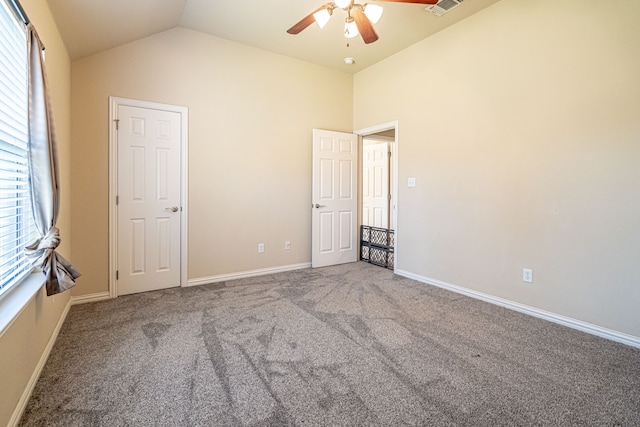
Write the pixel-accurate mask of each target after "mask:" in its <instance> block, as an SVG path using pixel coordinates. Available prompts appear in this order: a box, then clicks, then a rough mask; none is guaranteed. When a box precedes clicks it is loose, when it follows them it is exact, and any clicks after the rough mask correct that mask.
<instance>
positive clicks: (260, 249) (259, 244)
mask: <svg viewBox="0 0 640 427" xmlns="http://www.w3.org/2000/svg"><path fill="white" fill-rule="evenodd" d="M263 252H264V243H258V253H259V254H261V253H263Z"/></svg>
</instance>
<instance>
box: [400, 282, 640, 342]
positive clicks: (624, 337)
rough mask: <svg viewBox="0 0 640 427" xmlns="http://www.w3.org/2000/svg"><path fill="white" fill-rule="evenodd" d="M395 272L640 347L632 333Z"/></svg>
mask: <svg viewBox="0 0 640 427" xmlns="http://www.w3.org/2000/svg"><path fill="white" fill-rule="evenodd" d="M396 274H397V275H399V276H403V277H407V278H409V279H413V280H417V281H418V282H422V283H426V284H427V285H432V286H436V287H438V288H442V289H446V290H449V291H452V292H456V293H458V294H462V295H466V296H468V297H471V298H475V299H479V300H482V301H485V302H488V303H490V304H495V305H499V306H501V307H505V308H508V309H510V310H514V311H518V312H520V313H524V314H528V315H530V316H534V317H538V318H540V319H544V320H548V321H550V322H553V323H558V324H560V325H564V326H567V327H569V328H573V329H577V330H579V331H582V332H586V333H588V334H591V335H597V336H599V337H602V338H606V339H608V340H611V341H616V342H619V343H622V344H626V345H628V346H631V347H636V348H640V337H636V336H633V335H629V334H625V333H623V332H618V331H614V330H611V329H607V328H603V327H601V326H597V325H593V324H591V323H587V322H583V321H581V320H576V319H572V318H570V317H566V316H562V315H559V314H555V313H551V312H549V311H545V310H540V309H539V308H535V307H530V306H528V305H524V304H520V303H518V302H514V301H509V300H507V299H504V298H499V297H496V296H493V295H489V294H485V293H482V292H478V291H474V290H471V289H467V288H463V287H462V286H457V285H452V284H450V283H446V282H443V281H441V280H436V279H431V278H429V277H423V276H419V275H417V274H413V273H410V272H408V271H404V270H396Z"/></svg>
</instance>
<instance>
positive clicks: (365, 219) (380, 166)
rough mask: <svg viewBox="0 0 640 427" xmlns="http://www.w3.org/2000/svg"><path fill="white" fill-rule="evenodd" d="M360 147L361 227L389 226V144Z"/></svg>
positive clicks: (379, 143)
mask: <svg viewBox="0 0 640 427" xmlns="http://www.w3.org/2000/svg"><path fill="white" fill-rule="evenodd" d="M366 142H367V141H366V140H365V145H364V146H363V147H362V225H368V226H371V227H379V228H392V227H390V226H389V202H390V201H389V144H388V143H387V142H377V143H370V144H366Z"/></svg>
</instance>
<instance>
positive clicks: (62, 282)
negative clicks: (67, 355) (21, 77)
mask: <svg viewBox="0 0 640 427" xmlns="http://www.w3.org/2000/svg"><path fill="white" fill-rule="evenodd" d="M27 42H28V46H27V49H28V59H29V149H28V159H29V180H30V184H31V185H30V188H31V205H32V209H33V220H34V225H35V228H36V230H37V234H38V236H39V237H38V239H37V240H36V241H35V242H33V243H32V244H30V245H29V246H27V247H25V253H26V255H27V257H28V258H29V260H30V261H31V263H32V264H33V265H34V266H35V267H38V268H40V269H41V270H42V272H43V273H44V275H45V283H46V288H47V295H49V296H51V295H55V294H58V293H61V292H64V291H66V290H67V289H70V288H72V287H73V286H75V281H76V279H77V278H78V277H79V276H80V273H79V272H78V270H76V269H75V267H73V265H71V263H70V262H69V261H67V260H66V259H64V257H63V256H62V255H60V254H58V253H57V252H56V248H57V247H58V245H59V244H60V233H59V230H58V228H57V227H56V221H57V219H58V211H59V201H60V188H59V178H58V155H57V149H56V138H55V132H54V127H53V119H52V115H51V105H50V102H49V95H48V92H47V83H46V74H45V70H44V61H43V54H42V51H43V46H42V42H41V41H40V38H39V37H38V33H37V32H36V30H35V28H34V27H33V25H32V24H28V25H27Z"/></svg>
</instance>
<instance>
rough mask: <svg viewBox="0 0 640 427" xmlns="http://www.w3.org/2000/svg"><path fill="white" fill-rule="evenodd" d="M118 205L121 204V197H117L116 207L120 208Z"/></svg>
mask: <svg viewBox="0 0 640 427" xmlns="http://www.w3.org/2000/svg"><path fill="white" fill-rule="evenodd" d="M118 204H120V196H116V206H118Z"/></svg>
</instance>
